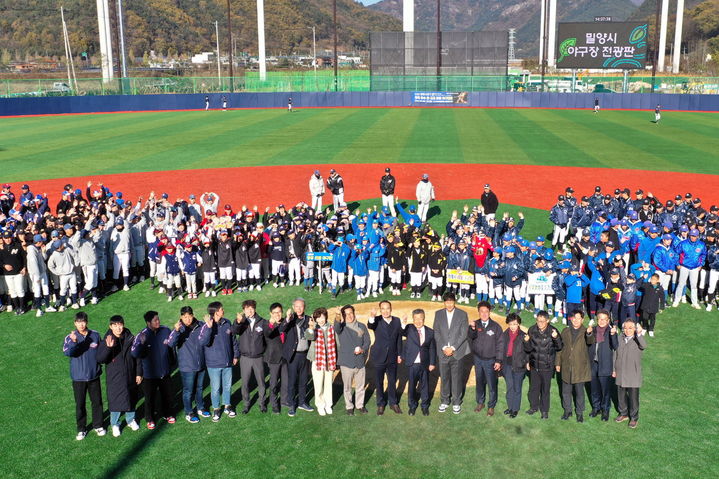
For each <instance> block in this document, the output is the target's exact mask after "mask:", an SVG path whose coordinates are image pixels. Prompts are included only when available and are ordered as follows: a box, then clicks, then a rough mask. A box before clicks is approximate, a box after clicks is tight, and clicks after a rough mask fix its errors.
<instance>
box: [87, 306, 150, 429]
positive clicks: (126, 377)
mask: <svg viewBox="0 0 719 479" xmlns="http://www.w3.org/2000/svg"><path fill="white" fill-rule="evenodd" d="M134 340H135V336H133V335H132V332H130V330H129V329H126V328H125V320H124V319H123V318H122V316H113V317H111V318H110V329H108V331H107V332H106V333H105V338H104V340H103V341H100V344H99V345H98V347H97V362H98V363H100V364H105V365H106V366H105V383H106V386H107V405H108V409H109V410H110V425H111V426H112V435H113V436H115V437H118V436H119V435H120V416H121V415H122V413H123V412H124V413H125V421H127V426H128V427H129V428H130V429H132V430H133V431H137V430H138V429H140V426H139V425H138V424H137V422H136V421H135V404H136V403H137V397H138V385H139V384H140V383H141V382H142V359H139V358H133V357H132V355H131V354H130V350H131V349H132V342H133V341H134Z"/></svg>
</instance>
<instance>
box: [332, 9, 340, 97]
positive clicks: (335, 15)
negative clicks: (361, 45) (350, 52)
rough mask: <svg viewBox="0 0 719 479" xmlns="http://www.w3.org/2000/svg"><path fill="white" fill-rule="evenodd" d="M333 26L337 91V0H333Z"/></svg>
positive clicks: (336, 86)
mask: <svg viewBox="0 0 719 479" xmlns="http://www.w3.org/2000/svg"><path fill="white" fill-rule="evenodd" d="M332 28H333V30H334V32H333V34H332V35H333V36H334V61H333V63H334V67H335V91H337V89H338V86H339V85H338V84H337V0H332Z"/></svg>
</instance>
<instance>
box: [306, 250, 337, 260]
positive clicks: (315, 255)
mask: <svg viewBox="0 0 719 479" xmlns="http://www.w3.org/2000/svg"><path fill="white" fill-rule="evenodd" d="M305 260H306V261H331V260H332V253H325V252H321V251H315V252H309V251H308V252H307V253H305Z"/></svg>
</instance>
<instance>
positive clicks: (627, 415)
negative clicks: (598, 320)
mask: <svg viewBox="0 0 719 479" xmlns="http://www.w3.org/2000/svg"><path fill="white" fill-rule="evenodd" d="M622 328H623V332H622V335H621V336H619V340H618V341H617V349H616V351H614V371H613V372H612V377H613V378H616V381H617V395H618V406H619V415H618V416H617V417H616V419H615V420H614V421H615V422H624V421H626V420H627V419H629V427H630V428H632V429H634V428H636V427H637V425H638V422H639V388H640V387H641V386H642V353H643V352H644V350H645V349H646V347H647V340H646V339H644V329H642V326H641V325H640V324H636V323H634V321H625V322H624V324H623V325H622Z"/></svg>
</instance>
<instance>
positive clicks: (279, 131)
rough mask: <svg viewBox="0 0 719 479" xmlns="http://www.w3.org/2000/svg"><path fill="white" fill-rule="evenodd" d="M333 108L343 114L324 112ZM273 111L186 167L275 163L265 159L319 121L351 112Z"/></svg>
mask: <svg viewBox="0 0 719 479" xmlns="http://www.w3.org/2000/svg"><path fill="white" fill-rule="evenodd" d="M335 111H336V112H338V113H342V114H340V115H337V116H331V117H330V116H328V115H326V112H335ZM273 113H275V115H276V116H274V117H273V118H269V119H268V120H267V121H265V122H262V123H261V124H257V125H252V126H249V127H247V128H243V129H241V130H238V132H237V138H236V139H233V140H232V141H231V142H228V143H226V144H224V145H222V147H217V146H215V147H213V148H211V149H210V150H209V151H206V152H203V155H202V156H201V158H200V159H198V161H195V162H193V163H190V164H187V165H186V168H209V167H236V166H258V165H267V164H274V165H276V164H277V163H270V162H269V161H268V159H269V158H272V157H273V156H274V155H275V154H277V153H278V152H279V151H282V150H284V149H286V148H287V147H288V146H291V145H293V144H295V143H299V142H301V141H303V139H304V138H305V137H306V136H307V135H309V134H312V132H314V130H315V129H316V128H317V125H318V124H330V123H332V122H333V121H336V120H337V119H338V118H343V117H344V116H347V115H349V114H350V113H351V112H350V111H344V110H341V111H340V110H319V109H307V110H302V111H301V112H300V111H298V112H295V113H287V112H285V111H282V110H273ZM204 153H207V154H204ZM304 162H305V163H312V159H311V158H306V159H304Z"/></svg>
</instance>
